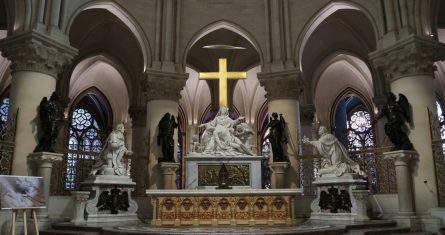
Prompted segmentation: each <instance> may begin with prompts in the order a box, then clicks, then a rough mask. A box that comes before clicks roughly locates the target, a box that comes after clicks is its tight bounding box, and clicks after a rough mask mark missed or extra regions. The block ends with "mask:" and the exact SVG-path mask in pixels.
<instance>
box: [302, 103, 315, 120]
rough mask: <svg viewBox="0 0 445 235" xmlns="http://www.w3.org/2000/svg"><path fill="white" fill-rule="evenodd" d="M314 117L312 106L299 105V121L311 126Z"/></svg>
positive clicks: (313, 107)
mask: <svg viewBox="0 0 445 235" xmlns="http://www.w3.org/2000/svg"><path fill="white" fill-rule="evenodd" d="M314 116H315V105H314V104H303V105H300V121H301V122H302V123H305V124H311V123H312V122H313V120H314Z"/></svg>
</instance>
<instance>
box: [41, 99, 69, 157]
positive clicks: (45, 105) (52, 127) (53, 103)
mask: <svg viewBox="0 0 445 235" xmlns="http://www.w3.org/2000/svg"><path fill="white" fill-rule="evenodd" d="M66 106H67V104H66V102H63V101H62V100H61V98H60V95H59V94H58V93H56V92H53V94H52V95H51V97H50V99H49V100H48V98H47V97H44V98H43V99H42V101H41V102H40V106H39V118H40V131H41V132H40V138H39V143H38V145H37V146H36V148H35V149H34V152H54V149H53V147H54V144H55V143H56V139H57V136H58V135H59V131H60V128H61V127H62V124H63V119H64V115H63V113H64V111H65V108H66Z"/></svg>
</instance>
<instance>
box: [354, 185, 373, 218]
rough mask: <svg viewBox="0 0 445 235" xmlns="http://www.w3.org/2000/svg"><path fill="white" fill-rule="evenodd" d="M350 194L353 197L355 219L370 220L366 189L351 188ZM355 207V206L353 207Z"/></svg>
mask: <svg viewBox="0 0 445 235" xmlns="http://www.w3.org/2000/svg"><path fill="white" fill-rule="evenodd" d="M351 191H352V196H353V197H354V199H355V205H352V207H353V209H354V211H355V213H356V215H355V217H354V220H355V221H366V220H370V219H369V217H368V214H367V213H368V207H367V204H368V197H369V195H368V190H360V189H353V190H351ZM354 207H355V208H354Z"/></svg>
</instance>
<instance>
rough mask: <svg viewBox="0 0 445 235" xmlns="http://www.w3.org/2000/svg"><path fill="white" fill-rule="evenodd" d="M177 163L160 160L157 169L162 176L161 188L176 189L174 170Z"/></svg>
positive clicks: (176, 167)
mask: <svg viewBox="0 0 445 235" xmlns="http://www.w3.org/2000/svg"><path fill="white" fill-rule="evenodd" d="M178 168H179V163H176V162H160V163H159V169H160V170H161V173H162V177H163V183H164V185H163V189H176V183H175V182H176V171H177V170H178Z"/></svg>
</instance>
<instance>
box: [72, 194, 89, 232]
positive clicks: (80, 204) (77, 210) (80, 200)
mask: <svg viewBox="0 0 445 235" xmlns="http://www.w3.org/2000/svg"><path fill="white" fill-rule="evenodd" d="M89 196H90V192H86V191H74V192H71V197H72V199H73V201H74V211H73V218H72V219H71V221H70V223H72V224H74V225H85V224H86V223H87V221H86V220H85V218H84V216H85V202H86V201H87V200H88V198H89Z"/></svg>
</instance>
